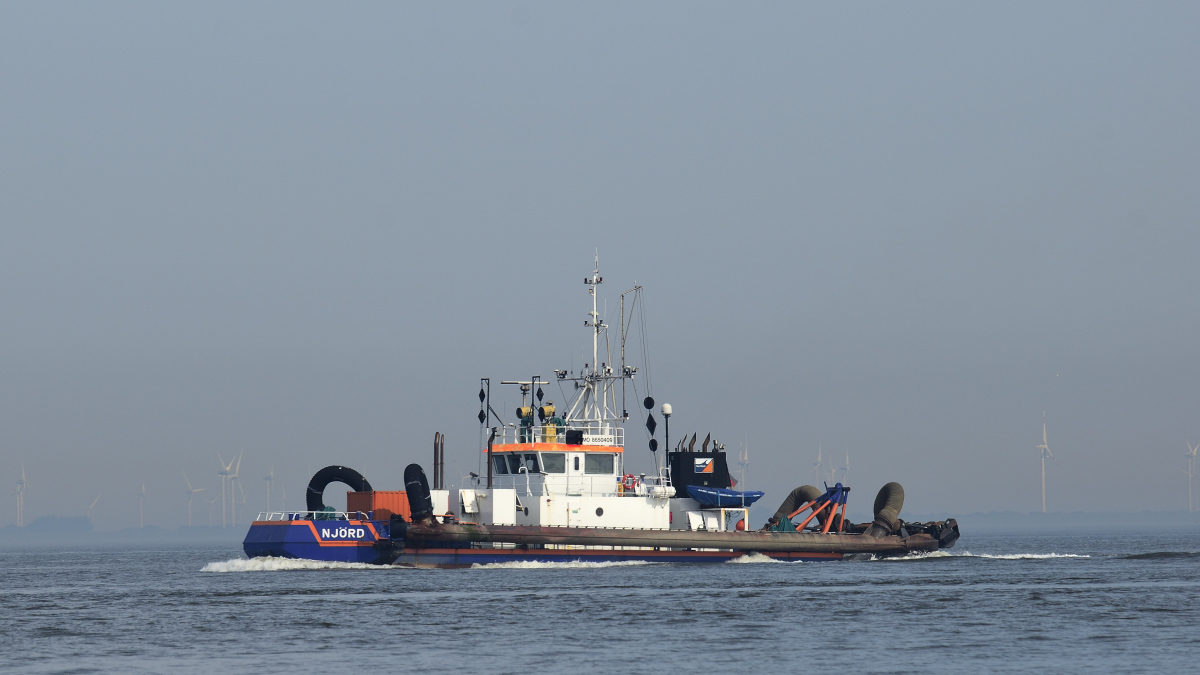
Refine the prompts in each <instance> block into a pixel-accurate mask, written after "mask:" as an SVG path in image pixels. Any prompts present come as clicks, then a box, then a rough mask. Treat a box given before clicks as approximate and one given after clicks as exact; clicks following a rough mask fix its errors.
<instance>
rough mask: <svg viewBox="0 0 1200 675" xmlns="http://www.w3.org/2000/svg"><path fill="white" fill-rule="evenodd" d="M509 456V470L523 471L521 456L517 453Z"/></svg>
mask: <svg viewBox="0 0 1200 675" xmlns="http://www.w3.org/2000/svg"><path fill="white" fill-rule="evenodd" d="M507 457H508V472H509V473H521V456H520V455H517V454H512V455H507Z"/></svg>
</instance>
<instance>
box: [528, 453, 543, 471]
mask: <svg viewBox="0 0 1200 675" xmlns="http://www.w3.org/2000/svg"><path fill="white" fill-rule="evenodd" d="M525 470H526V471H528V472H529V473H537V472H539V471H541V469H539V468H538V461H537V454H536V453H530V454H528V455H525Z"/></svg>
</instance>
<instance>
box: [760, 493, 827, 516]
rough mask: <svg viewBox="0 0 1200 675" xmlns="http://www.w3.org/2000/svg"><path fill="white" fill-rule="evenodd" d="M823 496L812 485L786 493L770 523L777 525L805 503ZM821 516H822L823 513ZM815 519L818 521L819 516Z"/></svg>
mask: <svg viewBox="0 0 1200 675" xmlns="http://www.w3.org/2000/svg"><path fill="white" fill-rule="evenodd" d="M823 494H825V491H824V490H822V489H821V488H818V487H813V486H812V485H801V486H800V487H798V488H796V489H795V490H792V491H791V492H790V493H788V496H787V497H786V498H785V499H784V500H783V503H782V504H780V505H779V510H778V511H776V512H775V515H774V516H771V520H770V522H772V523H777V522H779V521H781V520H783V519H784V518H786V517H788V516H790V515H791V514H792V512H793V511H795V510H796V509H798V508H800V507H801V506H804V504H805V503H806V502H811V501H812V500H814V499H816V498H818V497H820V496H821V495H823ZM826 510H828V509H826ZM821 515H824V513H822V514H821ZM817 518H818V519H820V518H821V516H817ZM824 522H825V521H824V520H821V523H822V524H824Z"/></svg>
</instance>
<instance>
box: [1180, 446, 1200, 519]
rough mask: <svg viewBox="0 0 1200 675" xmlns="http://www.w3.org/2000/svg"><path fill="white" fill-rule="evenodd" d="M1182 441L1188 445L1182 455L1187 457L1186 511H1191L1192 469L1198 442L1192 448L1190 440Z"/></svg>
mask: <svg viewBox="0 0 1200 675" xmlns="http://www.w3.org/2000/svg"><path fill="white" fill-rule="evenodd" d="M1184 442H1185V443H1187V447H1188V451H1187V452H1186V453H1184V455H1183V456H1184V457H1187V463H1188V470H1187V475H1188V513H1193V509H1192V471H1193V470H1194V469H1195V468H1196V451H1197V450H1200V443H1197V444H1196V447H1194V448H1193V447H1192V442H1191V441H1188V440H1184Z"/></svg>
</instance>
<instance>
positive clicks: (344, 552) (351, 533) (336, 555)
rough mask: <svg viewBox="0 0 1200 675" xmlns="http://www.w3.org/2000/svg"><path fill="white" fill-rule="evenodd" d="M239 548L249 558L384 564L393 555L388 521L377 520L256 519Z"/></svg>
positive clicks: (389, 560) (391, 559) (392, 558)
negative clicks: (265, 557) (268, 557)
mask: <svg viewBox="0 0 1200 675" xmlns="http://www.w3.org/2000/svg"><path fill="white" fill-rule="evenodd" d="M242 549H243V550H245V552H246V555H247V556H249V557H251V558H257V557H260V556H272V557H278V558H303V559H305V560H322V561H328V562H353V563H370V564H375V565H386V564H389V563H391V562H392V561H393V560H394V559H395V558H396V553H397V551H396V550H395V549H393V548H392V547H391V546H390V541H389V532H388V522H387V521H379V520H318V521H312V520H282V521H279V520H260V521H255V522H254V523H253V524H252V525H250V531H249V532H247V533H246V539H245V540H244V541H243V542H242Z"/></svg>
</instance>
